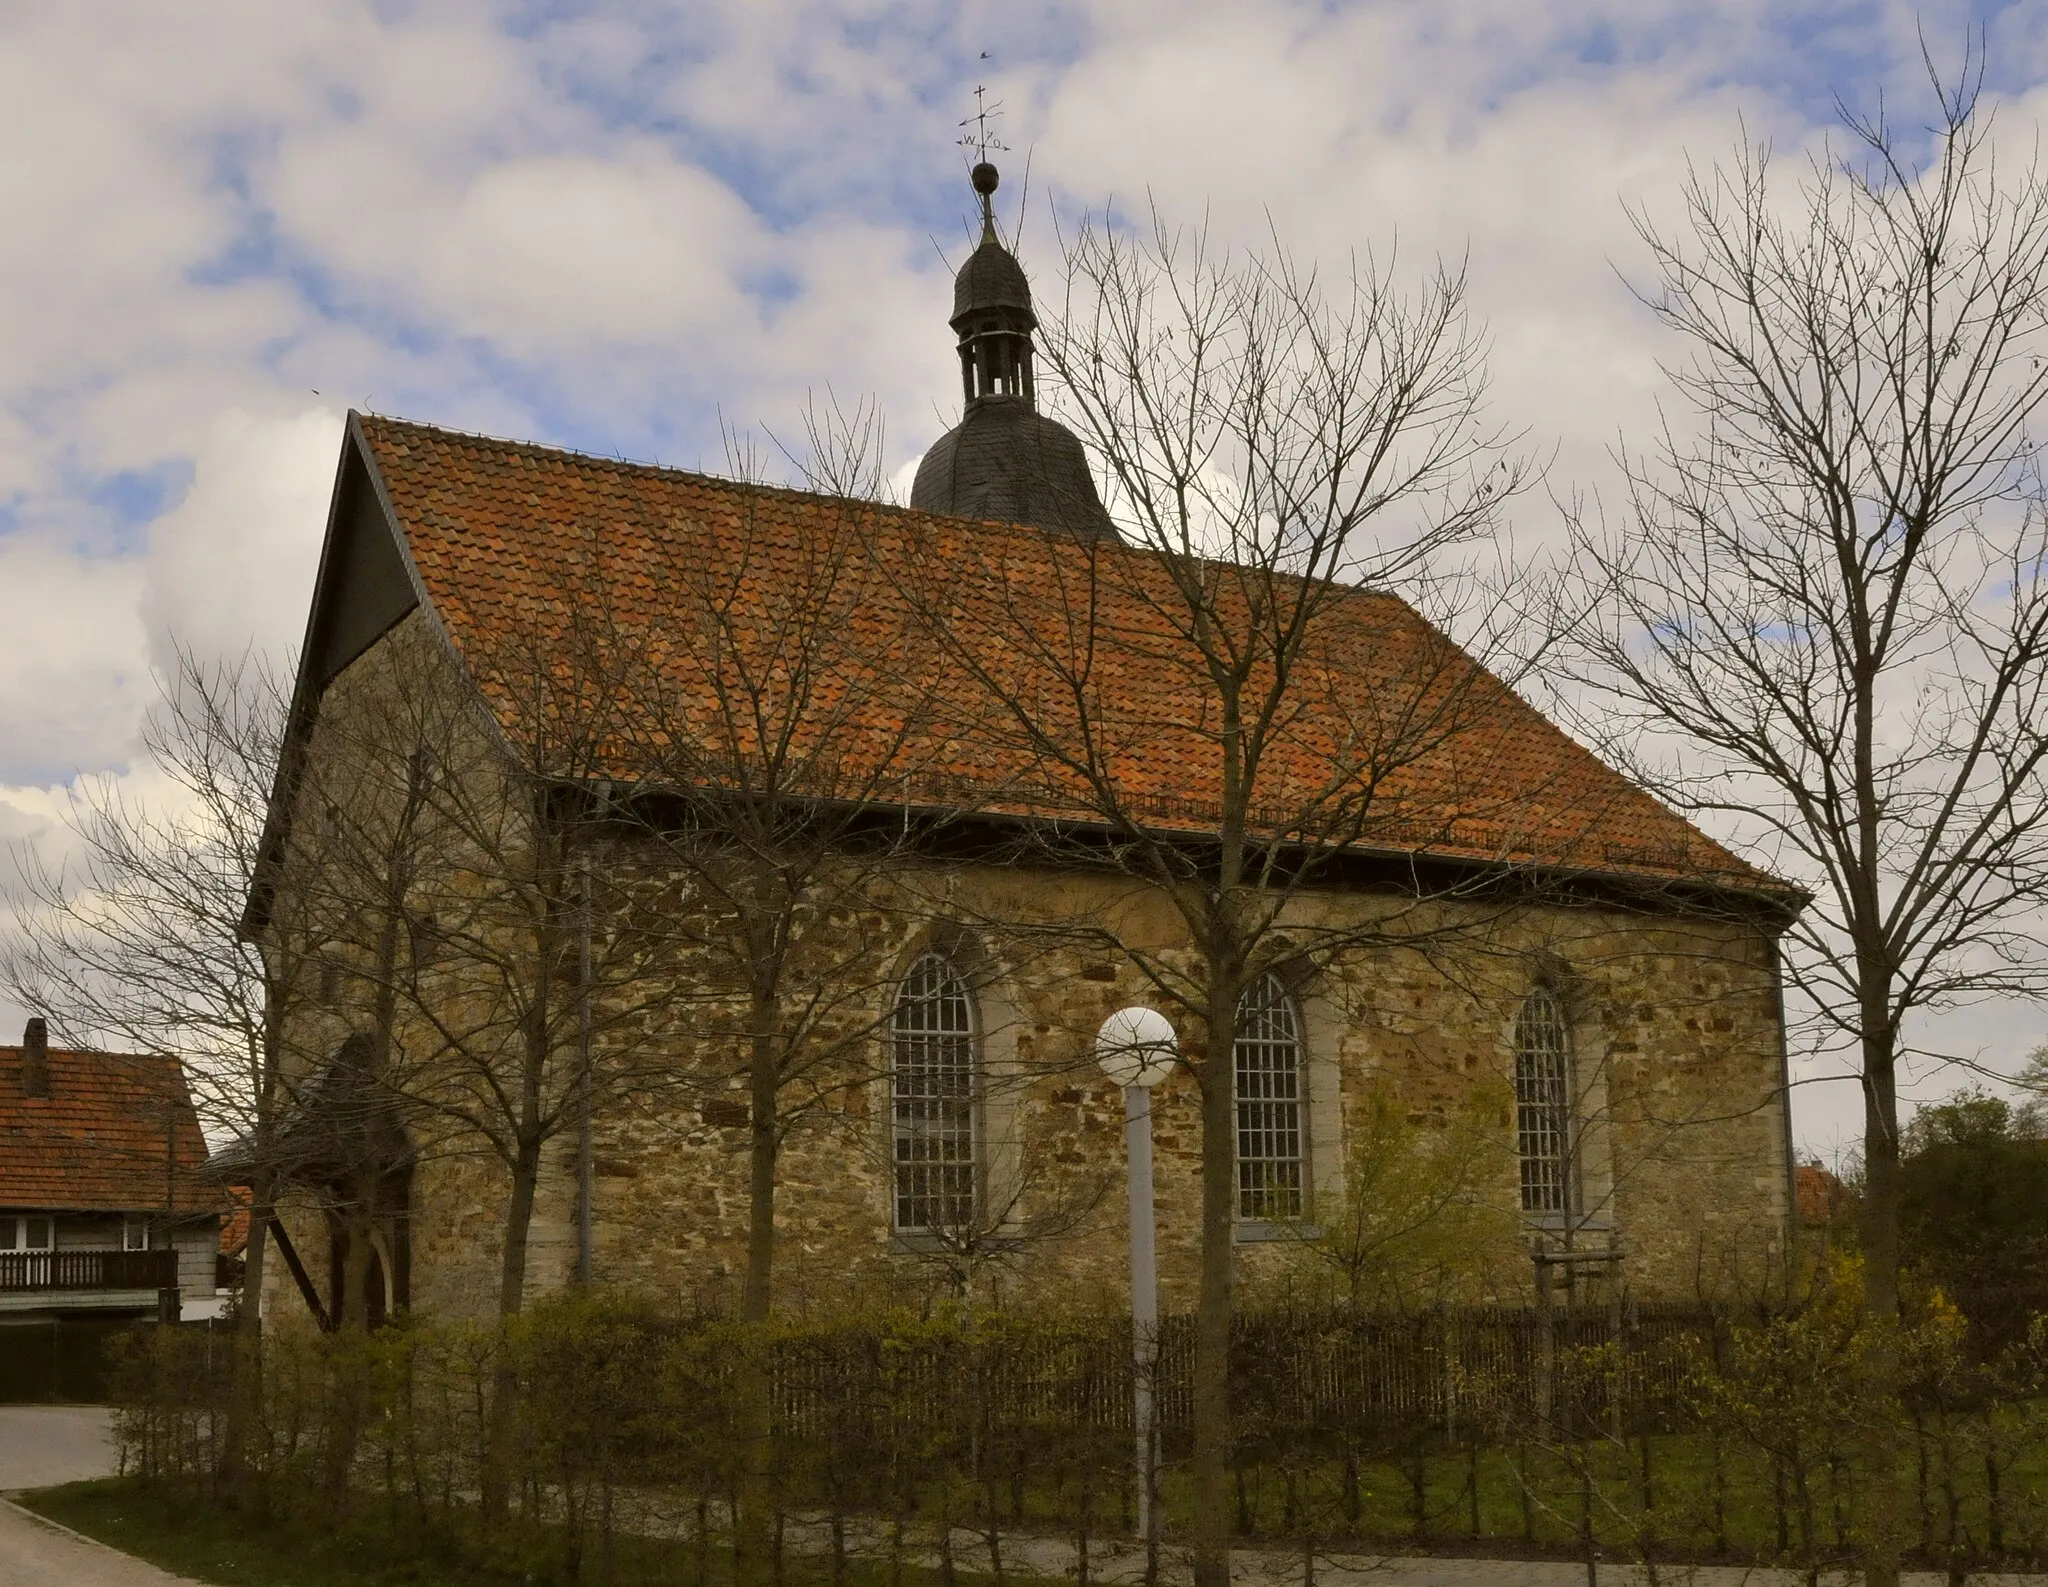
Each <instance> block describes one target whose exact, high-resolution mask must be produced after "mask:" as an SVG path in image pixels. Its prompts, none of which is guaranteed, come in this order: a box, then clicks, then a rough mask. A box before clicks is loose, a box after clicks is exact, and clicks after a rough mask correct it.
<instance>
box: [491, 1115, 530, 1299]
mask: <svg viewBox="0 0 2048 1587" xmlns="http://www.w3.org/2000/svg"><path fill="white" fill-rule="evenodd" d="M539 1180H540V1142H539V1141H537V1140H534V1139H531V1138H528V1139H526V1140H522V1141H521V1142H520V1143H519V1146H518V1149H517V1151H516V1152H515V1154H514V1156H513V1160H512V1191H511V1194H510V1196H508V1197H507V1198H506V1202H505V1246H504V1252H503V1256H502V1260H501V1261H500V1263H499V1268H498V1316H499V1318H500V1319H501V1320H504V1319H508V1318H512V1317H516V1316H518V1315H519V1311H520V1308H521V1307H522V1306H524V1305H525V1303H526V1253H527V1247H528V1245H529V1243H530V1239H531V1235H532V1232H533V1198H534V1192H535V1187H536V1186H537V1184H538V1182H539Z"/></svg>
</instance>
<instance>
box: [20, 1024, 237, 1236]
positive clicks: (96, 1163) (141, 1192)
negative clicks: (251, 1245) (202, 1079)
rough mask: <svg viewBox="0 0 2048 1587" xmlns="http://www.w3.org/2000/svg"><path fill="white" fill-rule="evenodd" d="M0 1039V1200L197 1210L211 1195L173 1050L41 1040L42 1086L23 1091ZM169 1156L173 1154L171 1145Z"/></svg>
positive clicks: (200, 1139) (79, 1208) (88, 1208)
mask: <svg viewBox="0 0 2048 1587" xmlns="http://www.w3.org/2000/svg"><path fill="white" fill-rule="evenodd" d="M21 1051H22V1050H21V1049H20V1048H19V1047H0V1207H14V1208H22V1209H32V1208H49V1209H54V1210H68V1211H74V1212H165V1211H178V1212H197V1211H211V1210H214V1209H215V1208H217V1207H218V1206H219V1205H220V1200H221V1197H220V1191H219V1190H218V1188H216V1187H215V1186H213V1185H212V1184H210V1183H209V1182H208V1181H207V1180H206V1179H204V1178H203V1177H202V1176H201V1174H200V1172H199V1169H200V1165H201V1164H203V1163H204V1162H205V1161H206V1138H205V1137H204V1136H203V1135H202V1134H201V1133H200V1130H199V1118H198V1115H197V1114H195V1113H194V1112H193V1110H192V1097H191V1093H190V1092H189V1091H187V1090H186V1087H185V1077H184V1072H183V1070H182V1069H181V1068H180V1067H179V1064H178V1061H177V1059H175V1058H164V1057H152V1056H146V1055H136V1054H127V1053H99V1052H74V1051H69V1050H66V1049H63V1048H57V1047H53V1048H51V1049H50V1094H49V1096H47V1097H29V1096H23V1095H22V1090H21ZM173 1151H175V1153H176V1163H175V1165H173V1163H172V1160H171V1159H172V1153H173Z"/></svg>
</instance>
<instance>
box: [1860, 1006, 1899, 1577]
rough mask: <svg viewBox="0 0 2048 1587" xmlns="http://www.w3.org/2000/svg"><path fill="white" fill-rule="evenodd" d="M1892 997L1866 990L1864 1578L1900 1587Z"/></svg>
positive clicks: (1896, 1160)
mask: <svg viewBox="0 0 2048 1587" xmlns="http://www.w3.org/2000/svg"><path fill="white" fill-rule="evenodd" d="M1887 1001H1888V1000H1886V999H1883V998H1881V997H1874V996H1872V995H1870V994H1868V993H1866V995H1865V998H1864V1010H1865V1012H1864V1019H1865V1022H1866V1023H1865V1025H1864V1031H1863V1109H1864V1113H1863V1117H1864V1123H1863V1161H1864V1176H1865V1180H1864V1192H1863V1313H1864V1325H1865V1327H1866V1328H1867V1329H1868V1330H1869V1334H1870V1339H1869V1343H1868V1345H1867V1347H1866V1353H1865V1356H1864V1373H1865V1392H1864V1403H1863V1412H1864V1415H1865V1417H1866V1418H1868V1423H1867V1427H1866V1429H1865V1452H1864V1466H1865V1471H1864V1482H1865V1493H1866V1495H1867V1498H1866V1501H1865V1516H1866V1521H1865V1525H1866V1528H1867V1531H1868V1534H1869V1535H1868V1538H1867V1541H1866V1542H1865V1545H1864V1563H1863V1569H1864V1580H1865V1581H1866V1582H1868V1583H1869V1584H1870V1587H1898V1581H1899V1550H1900V1547H1901V1537H1900V1523H1901V1513H1902V1511H1901V1505H1900V1499H1899V1479H1898V1458H1899V1457H1898V1416H1897V1409H1898V1395H1899V1382H1898V1376H1899V1349H1898V1321H1899V1106H1898V1087H1897V1073H1896V1068H1895V1056H1894V1043H1893V1041H1892V1036H1891V1026H1890V1021H1889V1019H1888V1018H1886V1003H1887Z"/></svg>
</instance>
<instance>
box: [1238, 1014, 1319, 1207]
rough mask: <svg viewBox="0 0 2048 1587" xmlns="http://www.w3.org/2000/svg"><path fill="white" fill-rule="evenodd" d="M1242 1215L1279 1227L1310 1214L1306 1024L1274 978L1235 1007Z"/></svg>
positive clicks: (1239, 1178)
mask: <svg viewBox="0 0 2048 1587" xmlns="http://www.w3.org/2000/svg"><path fill="white" fill-rule="evenodd" d="M1235 1056H1236V1068H1237V1074H1236V1080H1237V1215H1238V1216H1239V1217H1240V1218H1250V1219H1256V1220H1273V1221H1279V1220H1283V1219H1288V1218H1299V1217H1301V1216H1302V1214H1303V1212H1304V1211H1305V1207H1306V1200H1307V1197H1306V1193H1305V1178H1306V1176H1305V1175H1304V1173H1303V1171H1302V1143H1303V1138H1304V1134H1305V1132H1304V1130H1303V1127H1302V1126H1303V1117H1302V1114H1303V1108H1302V1101H1303V1096H1302V1068H1301V1019H1300V1016H1299V1015H1298V1014H1296V1012H1295V1008H1294V1000H1293V999H1292V998H1290V997H1289V996H1288V995H1287V989H1286V987H1284V986H1282V985H1281V984H1280V978H1279V977H1278V976H1276V975H1265V976H1261V977H1260V978H1259V979H1258V980H1256V981H1254V982H1253V983H1252V984H1251V985H1250V986H1249V987H1247V988H1245V993H1244V996H1243V997H1242V998H1241V999H1239V1001H1238V1005H1237V1042H1236V1054H1235Z"/></svg>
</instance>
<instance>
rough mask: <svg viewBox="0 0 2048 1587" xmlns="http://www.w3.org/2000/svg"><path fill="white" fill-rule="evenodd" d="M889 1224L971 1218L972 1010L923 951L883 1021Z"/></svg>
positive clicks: (943, 965)
mask: <svg viewBox="0 0 2048 1587" xmlns="http://www.w3.org/2000/svg"><path fill="white" fill-rule="evenodd" d="M889 1026H890V1028H889V1036H890V1047H891V1059H892V1062H891V1069H890V1108H891V1116H892V1124H893V1129H894V1134H895V1175H896V1227H897V1228H899V1229H957V1228H961V1227H964V1226H966V1225H968V1224H971V1223H972V1222H973V1221H974V1202H975V1179H976V1163H975V1148H976V1141H975V1136H976V1133H977V1131H976V1128H975V1113H976V1109H975V1094H974V1093H975V1086H974V1008H973V1004H972V1002H971V1001H970V1000H969V998H968V995H967V986H966V983H965V982H963V981H962V980H961V979H960V977H959V975H958V974H956V973H955V972H954V969H953V966H952V965H951V964H950V963H949V962H947V960H946V959H944V958H943V957H941V956H940V955H938V954H936V953H928V954H926V955H925V956H924V957H923V958H921V959H919V960H918V961H917V963H916V964H914V965H912V966H911V967H910V974H909V975H907V976H906V977H904V980H903V985H902V988H901V989H900V990H899V991H898V992H897V994H896V1008H895V1011H894V1013H893V1014H892V1015H891V1017H890V1022H889Z"/></svg>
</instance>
